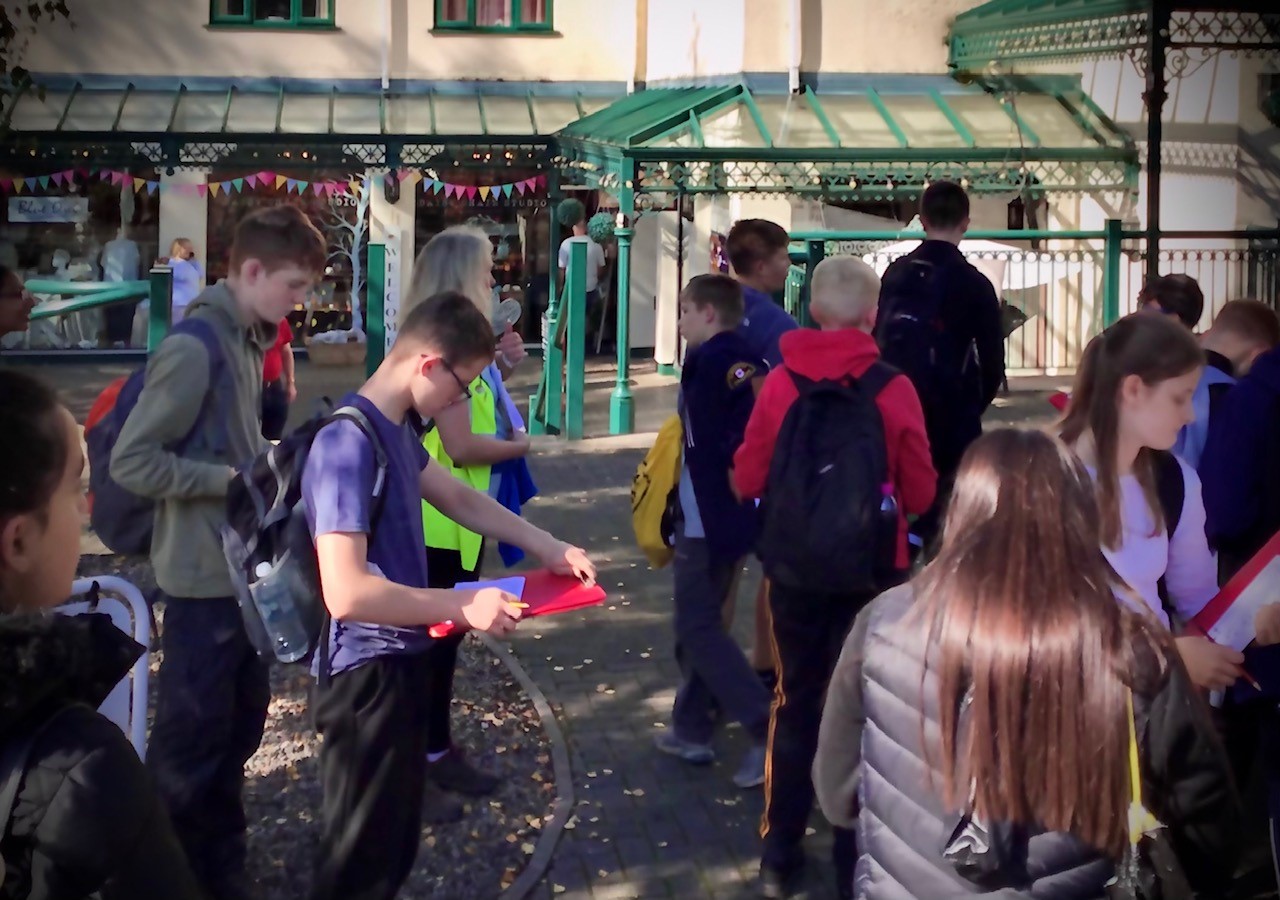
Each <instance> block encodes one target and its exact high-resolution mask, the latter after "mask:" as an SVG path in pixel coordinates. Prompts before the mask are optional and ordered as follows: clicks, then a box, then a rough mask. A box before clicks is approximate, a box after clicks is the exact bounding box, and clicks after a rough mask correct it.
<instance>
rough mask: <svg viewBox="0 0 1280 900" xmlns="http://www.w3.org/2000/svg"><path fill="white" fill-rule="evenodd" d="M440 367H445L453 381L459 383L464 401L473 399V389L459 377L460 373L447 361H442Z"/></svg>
mask: <svg viewBox="0 0 1280 900" xmlns="http://www.w3.org/2000/svg"><path fill="white" fill-rule="evenodd" d="M440 365H442V366H444V370H445V371H446V372H448V373H449V374H450V375H452V376H453V380H454V381H456V382H457V383H458V390H460V391H462V399H463V400H470V399H471V387H470V386H469V385H468V384H467V383H466V382H465V381H463V380H462V379H461V378H459V377H458V371H457V369H455V368H454V367H453V366H452V365H451V364H450V363H449V362H448V361H447V360H443V359H442V360H440Z"/></svg>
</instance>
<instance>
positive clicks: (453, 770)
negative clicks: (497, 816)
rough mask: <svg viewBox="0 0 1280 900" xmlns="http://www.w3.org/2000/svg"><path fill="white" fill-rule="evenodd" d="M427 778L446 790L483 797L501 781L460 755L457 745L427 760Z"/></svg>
mask: <svg viewBox="0 0 1280 900" xmlns="http://www.w3.org/2000/svg"><path fill="white" fill-rule="evenodd" d="M427 780H428V781H433V782H435V783H436V785H438V786H439V787H442V788H444V789H445V790H446V791H453V792H455V793H458V794H466V795H467V796H468V797H483V796H485V795H486V794H492V793H493V792H494V791H496V790H497V789H498V785H500V784H501V783H502V779H500V778H499V777H498V776H497V775H494V774H492V773H490V772H485V771H482V770H480V769H477V768H476V767H475V766H473V765H471V763H469V762H467V758H466V757H465V756H463V755H462V751H460V750H459V749H458V748H457V747H454V748H452V749H450V750H449V752H448V753H446V754H445V755H444V756H442V757H440V758H439V759H437V760H436V761H435V762H430V761H428V762H427Z"/></svg>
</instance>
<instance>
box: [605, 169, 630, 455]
mask: <svg viewBox="0 0 1280 900" xmlns="http://www.w3.org/2000/svg"><path fill="white" fill-rule="evenodd" d="M624 174H625V176H626V177H625V178H624V179H623V182H622V184H623V187H622V189H621V190H620V191H618V226H619V227H617V228H616V229H614V232H613V235H614V237H615V238H617V240H618V302H617V307H618V328H617V340H618V383H617V384H616V385H615V386H614V389H613V394H612V396H610V397H609V433H610V434H631V432H633V431H634V430H635V426H636V409H635V398H634V397H632V396H631V373H630V365H631V238H632V236H633V235H634V234H635V229H634V228H632V227H631V226H632V223H633V222H634V221H635V213H636V194H635V181H634V179H635V163H634V162H633V161H631V160H627V161H626V162H625V163H624Z"/></svg>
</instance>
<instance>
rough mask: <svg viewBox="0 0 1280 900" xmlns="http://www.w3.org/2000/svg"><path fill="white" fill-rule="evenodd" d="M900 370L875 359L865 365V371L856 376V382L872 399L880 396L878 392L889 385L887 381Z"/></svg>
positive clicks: (894, 376) (893, 377)
mask: <svg viewBox="0 0 1280 900" xmlns="http://www.w3.org/2000/svg"><path fill="white" fill-rule="evenodd" d="M900 374H902V373H901V372H899V371H898V370H897V369H895V368H894V367H893V366H891V365H889V364H888V363H887V362H883V361H882V360H878V359H877V360H876V361H875V362H873V363H872V364H871V365H870V366H868V367H867V371H865V372H863V373H862V376H861V377H860V378H858V384H859V386H861V388H862V389H863V390H864V391H866V392H867V396H868V397H869V398H870V399H872V400H874V399H875V398H876V397H878V396H880V392H881V391H883V390H884V389H885V388H886V387H888V386H889V382H891V381H893V379H895V378H897V377H898V376H899V375H900Z"/></svg>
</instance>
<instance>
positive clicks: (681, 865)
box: [38, 361, 1058, 900]
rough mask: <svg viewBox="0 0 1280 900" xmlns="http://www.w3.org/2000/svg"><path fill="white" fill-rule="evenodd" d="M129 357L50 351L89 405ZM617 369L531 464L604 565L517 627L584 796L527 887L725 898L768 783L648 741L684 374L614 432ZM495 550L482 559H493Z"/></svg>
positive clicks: (669, 674)
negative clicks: (586, 598) (664, 525)
mask: <svg viewBox="0 0 1280 900" xmlns="http://www.w3.org/2000/svg"><path fill="white" fill-rule="evenodd" d="M534 368H535V367H534V366H532V365H530V366H528V367H526V371H524V372H522V373H519V374H518V376H517V378H515V379H513V385H512V390H513V394H516V395H517V396H523V397H527V396H528V394H529V393H530V392H531V391H532V388H533V383H534V379H535V378H536V372H535V371H534ZM127 371H129V366H127V365H119V364H98V365H68V364H58V365H45V366H40V367H39V368H38V372H39V373H40V374H41V375H43V376H44V377H46V378H48V379H49V380H51V381H52V382H54V383H55V384H56V385H57V386H58V387H59V389H60V390H61V391H62V392H63V395H64V397H65V398H66V400H67V402H68V403H69V405H70V406H71V407H72V408H73V411H74V412H75V413H76V414H77V416H78V417H79V418H81V420H83V416H84V414H85V413H86V412H87V410H88V408H89V406H90V405H91V404H92V402H93V398H94V397H95V396H96V395H97V393H98V392H99V391H100V390H101V388H102V387H103V386H104V385H105V384H106V383H107V382H108V381H110V380H111V379H112V378H114V377H116V376H118V375H120V374H124V373H125V372H127ZM360 378H361V374H360V372H359V371H358V370H355V369H326V368H322V367H317V366H312V365H308V364H305V363H303V364H301V365H300V366H299V382H300V385H301V394H302V401H301V402H300V403H299V404H298V405H297V406H296V407H295V410H294V418H295V420H296V419H300V418H301V417H304V416H305V415H307V414H308V411H309V410H310V409H313V408H314V405H315V401H316V399H317V398H319V397H321V396H333V397H337V396H339V395H340V394H341V393H343V392H344V391H345V390H347V389H349V388H351V387H352V386H354V385H356V384H358V382H359V380H360ZM613 383H614V375H613V369H612V368H611V367H610V366H609V365H608V364H607V363H605V362H603V361H601V362H599V363H593V365H592V366H591V368H590V369H589V372H588V401H587V411H586V432H587V434H589V435H593V436H595V437H593V438H592V439H590V440H584V441H580V442H576V443H568V442H565V441H561V440H557V439H550V438H546V439H537V440H536V442H535V450H534V457H533V459H532V466H533V471H534V477H535V479H536V480H537V482H538V484H539V487H540V488H541V495H540V496H539V497H538V498H537V499H535V500H534V502H533V503H532V504H531V505H530V506H529V507H528V509H527V514H528V517H529V518H530V519H531V520H532V521H534V522H536V523H537V524H538V525H540V526H542V527H545V528H547V529H549V530H551V531H552V532H554V533H556V534H557V535H559V536H561V537H563V538H565V539H567V540H570V541H573V542H575V543H577V544H580V545H582V546H583V547H585V548H586V549H587V550H588V551H590V552H591V554H592V555H593V556H594V557H595V558H596V559H597V561H598V563H599V565H600V580H601V583H602V584H603V585H604V586H605V588H606V589H607V590H608V592H609V597H608V600H607V601H606V603H605V605H603V606H601V607H599V608H595V609H590V610H586V611H583V612H576V613H570V614H566V615H562V616H557V617H552V618H548V619H543V620H538V621H530V622H528V623H526V624H525V625H523V626H522V627H521V628H520V629H519V632H518V633H517V635H516V636H515V637H514V639H513V648H514V651H515V653H516V655H517V657H518V658H519V660H520V661H521V663H522V664H523V665H524V666H525V668H526V669H527V671H528V672H529V674H530V675H531V676H532V677H533V679H534V680H535V681H536V682H537V684H538V685H539V686H540V687H541V688H542V690H543V691H544V692H545V694H546V696H547V698H548V700H549V701H550V703H551V704H552V707H553V709H554V710H555V712H556V716H557V718H558V720H559V721H560V723H561V726H562V728H563V730H564V732H565V735H566V737H567V740H568V743H569V753H570V759H571V763H572V767H573V777H574V783H575V795H576V800H577V806H576V809H575V816H574V818H573V819H572V820H571V821H570V823H569V825H570V826H571V827H569V828H567V830H566V832H565V835H564V838H563V839H562V841H561V843H560V845H559V848H558V849H557V852H556V854H555V857H554V861H553V863H552V866H551V868H550V870H549V871H548V874H547V876H546V878H545V879H544V881H543V882H542V883H541V884H540V885H539V886H538V887H537V888H535V890H534V891H533V893H532V894H531V895H530V896H532V897H536V898H539V900H549V898H565V900H571V898H573V900H576V898H591V900H622V898H651V897H653V898H657V897H679V898H701V897H705V898H727V897H743V896H752V895H753V893H754V878H755V874H756V866H757V860H758V856H757V854H758V850H759V838H758V837H757V825H758V822H759V817H760V813H761V808H762V801H761V792H760V790H759V789H756V790H750V791H743V790H740V789H738V788H736V787H735V786H734V785H733V783H732V781H731V776H732V773H733V771H734V769H735V767H736V765H737V763H738V760H739V758H740V756H741V754H742V753H743V751H744V750H745V748H746V740H745V737H744V735H743V734H742V732H741V730H740V729H738V728H737V727H736V726H729V727H726V728H725V729H723V731H722V732H721V733H720V734H719V735H717V737H716V741H715V745H716V750H717V754H718V759H717V761H716V762H715V763H714V764H713V765H711V766H706V767H693V766H689V765H687V764H685V763H682V762H680V761H678V760H675V759H673V758H671V757H667V756H663V755H662V754H660V753H658V752H657V751H656V750H655V749H654V748H653V736H654V734H655V733H656V732H657V731H658V730H659V729H661V728H663V727H665V725H666V723H667V721H668V719H669V716H670V712H671V704H672V701H673V699H674V696H675V688H676V685H677V682H678V670H677V667H676V663H675V659H674V654H673V649H672V635H671V578H670V574H669V573H668V572H655V571H652V570H650V569H649V567H648V565H647V563H646V562H645V561H644V558H643V557H642V556H641V554H640V552H639V551H638V550H637V549H636V547H635V545H634V542H633V539H632V535H631V525H630V503H629V492H630V486H631V478H632V475H633V474H634V472H635V467H636V465H637V464H638V463H639V461H640V459H641V457H642V456H643V455H644V452H645V450H646V449H647V448H648V446H649V444H650V443H651V441H652V434H651V433H648V432H652V431H654V430H656V428H657V427H658V425H659V424H660V423H661V421H662V419H663V418H664V417H665V416H666V415H668V414H669V413H670V411H671V410H672V409H674V380H673V379H670V378H664V377H662V376H659V375H657V374H656V373H655V372H654V371H653V368H652V366H638V367H637V369H636V371H635V373H634V384H633V391H634V393H635V396H636V408H637V426H638V428H639V429H640V430H642V431H643V432H646V433H641V434H637V435H634V436H629V437H601V436H600V435H604V434H607V431H608V408H609V398H608V395H609V392H610V391H611V390H612V388H613ZM1057 386H1058V384H1057V383H1044V382H1037V383H1034V384H1033V385H1030V386H1029V387H1030V388H1031V389H1029V390H1019V389H1018V383H1017V382H1016V381H1015V385H1014V387H1015V390H1014V391H1013V392H1012V393H1010V394H1008V395H1006V396H1003V397H1001V398H1000V399H999V400H998V401H997V404H996V405H995V406H994V407H993V408H992V410H991V412H990V414H989V416H988V418H989V420H990V421H991V423H992V424H995V423H1001V424H1004V423H1029V422H1036V421H1045V420H1047V419H1048V417H1049V414H1050V412H1051V410H1050V408H1049V407H1048V405H1047V404H1046V403H1045V396H1046V393H1047V391H1048V390H1049V389H1051V388H1053V387H1057ZM498 569H499V563H498V562H497V560H496V558H491V559H490V560H489V561H488V562H487V571H488V572H490V573H493V572H496V571H498ZM757 580H758V575H757V574H756V572H755V571H754V569H749V571H748V573H747V576H746V577H745V578H744V579H743V583H742V586H741V592H740V596H739V603H738V613H737V617H736V621H735V623H734V633H735V634H736V635H737V637H738V638H739V639H740V640H741V641H742V642H743V644H744V646H746V644H747V643H748V642H749V640H750V633H751V623H752V620H753V608H752V604H753V598H754V596H755V588H756V585H757ZM811 826H812V830H813V834H812V835H811V836H810V837H809V839H808V843H809V848H808V849H809V857H810V861H811V866H810V870H811V878H810V883H811V890H810V892H809V894H808V896H810V897H813V898H827V897H834V886H833V885H832V883H831V877H830V868H829V865H828V864H827V856H828V853H829V847H830V837H829V831H828V829H827V828H826V826H825V824H824V823H823V821H822V819H821V816H820V815H819V814H817V813H816V812H815V814H814V816H813V818H812V820H811Z"/></svg>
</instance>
